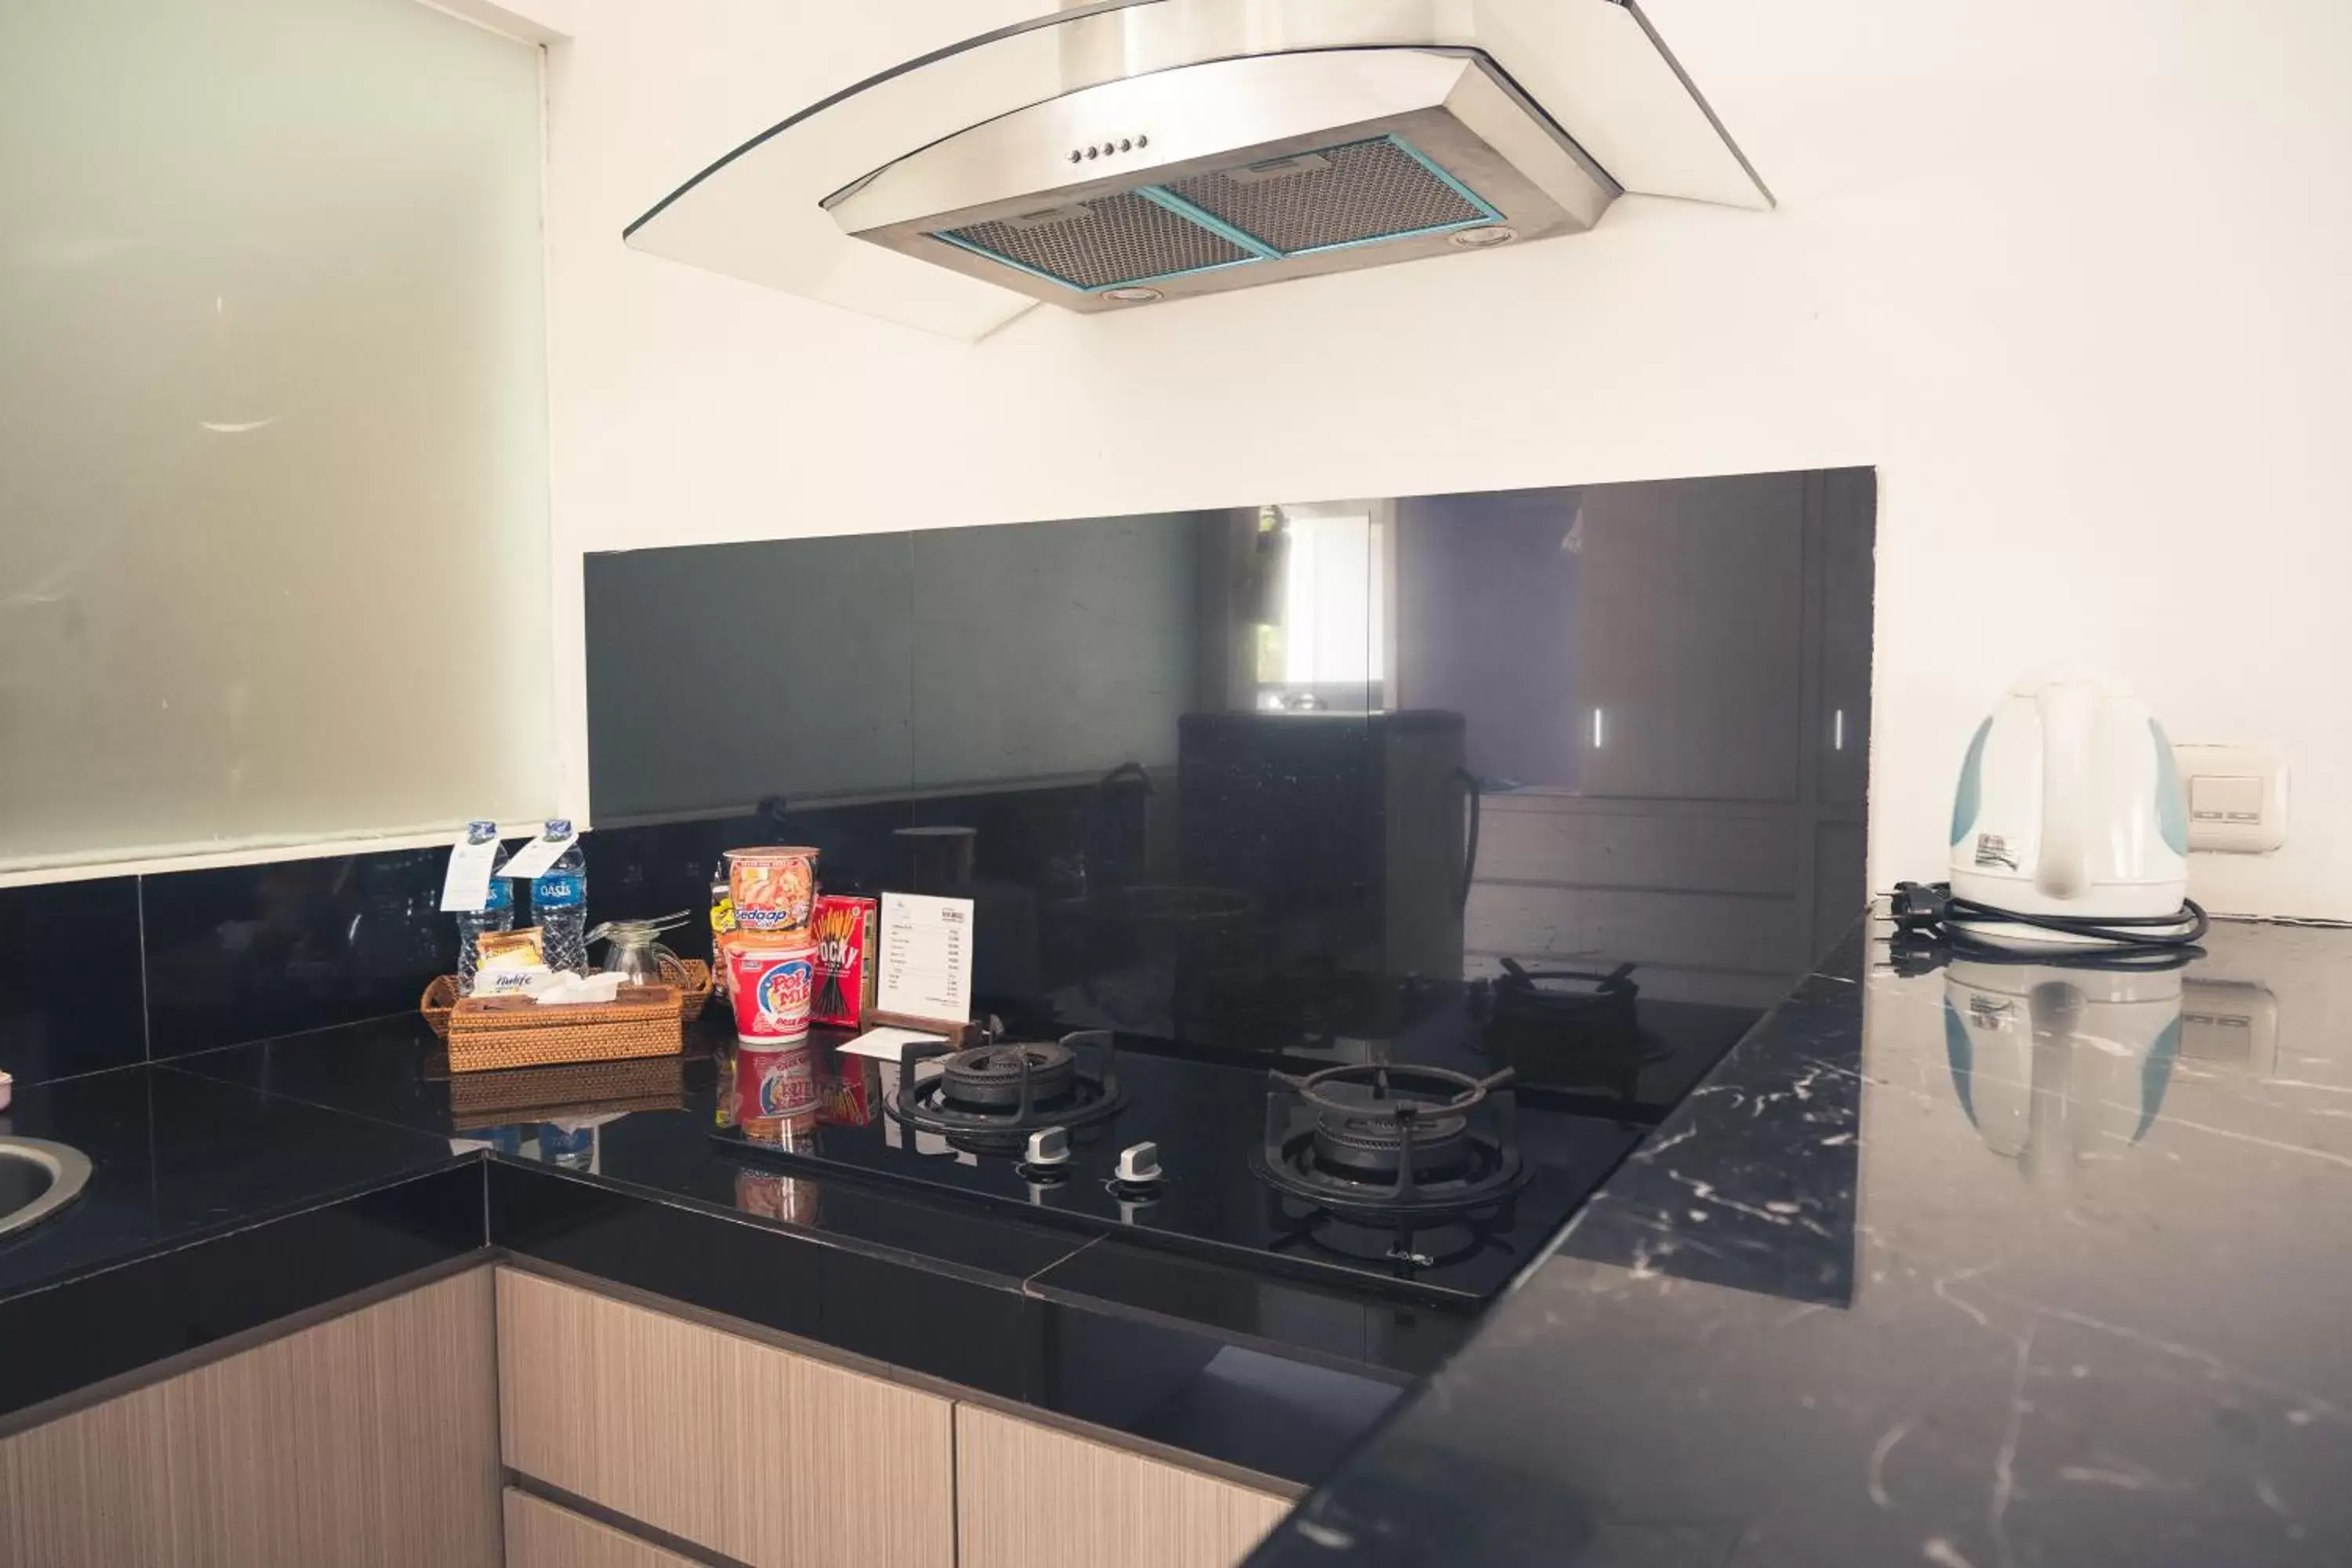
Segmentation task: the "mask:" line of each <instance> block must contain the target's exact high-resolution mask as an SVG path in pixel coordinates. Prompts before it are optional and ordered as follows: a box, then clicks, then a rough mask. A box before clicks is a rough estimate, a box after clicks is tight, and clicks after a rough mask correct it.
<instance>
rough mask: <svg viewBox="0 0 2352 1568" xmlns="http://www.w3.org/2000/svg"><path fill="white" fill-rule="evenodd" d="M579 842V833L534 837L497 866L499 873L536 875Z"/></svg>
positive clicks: (513, 875)
mask: <svg viewBox="0 0 2352 1568" xmlns="http://www.w3.org/2000/svg"><path fill="white" fill-rule="evenodd" d="M579 842H580V835H578V834H577V833H574V834H572V835H570V836H569V837H563V838H548V837H538V838H534V839H532V840H531V841H530V843H528V844H526V845H524V846H523V847H521V848H520V849H518V850H516V851H515V852H514V858H512V859H511V860H509V861H508V862H507V863H506V864H505V865H503V866H501V867H499V876H501V877H515V878H534V877H537V876H538V875H539V874H540V873H541V871H544V870H546V869H547V868H549V867H550V866H552V865H554V864H555V861H556V858H557V857H558V856H560V855H562V853H563V852H564V851H565V850H566V849H569V848H571V847H572V846H573V845H574V844H577V843H579Z"/></svg>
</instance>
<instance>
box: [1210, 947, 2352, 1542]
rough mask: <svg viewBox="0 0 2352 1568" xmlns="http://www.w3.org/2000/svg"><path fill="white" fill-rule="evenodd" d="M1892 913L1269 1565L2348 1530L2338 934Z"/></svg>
mask: <svg viewBox="0 0 2352 1568" xmlns="http://www.w3.org/2000/svg"><path fill="white" fill-rule="evenodd" d="M1884 935H1885V928H1883V927H1881V928H1875V929H1874V930H1873V931H1871V932H1870V933H1869V937H1870V939H1871V940H1870V942H1869V944H1868V945H1867V946H1866V947H1865V945H1864V942H1863V941H1861V940H1856V941H1854V942H1849V943H1848V944H1847V945H1846V946H1845V947H1843V949H1841V950H1840V951H1839V952H1838V953H1837V954H1835V955H1833V957H1832V960H1831V961H1830V962H1829V963H1825V964H1824V965H1823V966H1822V970H1821V972H1820V973H1816V974H1815V975H1813V976H1812V977H1811V978H1810V979H1808V980H1807V981H1806V982H1805V983H1804V984H1803V985H1802V986H1801V988H1800V990H1799V992H1798V993H1797V994H1796V995H1795V996H1793V997H1792V998H1791V999H1790V1001H1789V1002H1787V1003H1786V1004H1784V1005H1782V1006H1781V1007H1780V1009H1778V1010H1777V1011H1776V1012H1775V1013H1774V1014H1773V1015H1772V1016H1770V1017H1769V1018H1768V1019H1767V1021H1766V1023H1765V1024H1764V1026H1762V1027H1761V1028H1760V1029H1759V1031H1758V1032H1757V1033H1756V1034H1754V1035H1752V1036H1750V1037H1748V1039H1747V1040H1745V1041H1743V1042H1742V1043H1741V1045H1740V1046H1739V1047H1738V1048H1737V1049H1735V1050H1734V1051H1733V1053H1732V1054H1731V1055H1730V1056H1729V1057H1728V1058H1726V1060H1725V1062H1724V1064H1723V1066H1722V1068H1720V1069H1719V1070H1718V1071H1717V1073H1716V1074H1715V1076H1714V1077H1713V1078H1712V1079H1709V1080H1708V1082H1707V1083H1706V1084H1705V1085H1704V1086H1702V1088H1701V1089H1699V1091H1698V1092H1697V1094H1696V1095H1695V1096H1694V1097H1693V1099H1692V1100H1690V1101H1689V1102H1688V1103H1687V1104H1686V1105H1685V1108H1684V1109H1683V1110H1681V1111H1679V1112H1677V1113H1676V1114H1675V1116H1674V1117H1673V1118H1671V1119H1669V1120H1668V1121H1667V1122H1666V1123H1665V1124H1664V1126H1663V1127H1662V1128H1661V1129H1660V1130H1659V1131H1658V1132H1657V1133H1656V1134H1654V1136H1653V1138H1652V1141H1651V1142H1650V1143H1649V1144H1648V1145H1647V1146H1646V1148H1645V1149H1643V1151H1642V1152H1638V1153H1637V1154H1636V1155H1635V1156H1634V1158H1633V1161H1631V1162H1630V1163H1628V1164H1627V1166H1626V1167H1625V1168H1624V1169H1623V1170H1622V1171H1621V1172H1620V1173H1619V1174H1618V1175H1617V1176H1616V1177H1615V1178H1613V1179H1612V1182H1611V1184H1609V1186H1608V1187H1607V1188H1605V1189H1604V1190H1603V1192H1602V1194H1601V1195H1600V1196H1599V1197H1598V1198H1596V1200H1595V1201H1594V1203H1593V1205H1591V1208H1590V1209H1588V1210H1587V1212H1586V1213H1585V1214H1584V1215H1582V1216H1581V1217H1580V1219H1579V1220H1578V1221H1577V1222H1576V1224H1575V1225H1574V1226H1571V1227H1570V1231H1569V1233H1568V1234H1567V1236H1566V1237H1565V1238H1564V1240H1563V1242H1562V1244H1561V1245H1560V1246H1559V1248H1558V1249H1557V1251H1556V1252H1555V1254H1554V1256H1553V1257H1551V1258H1549V1259H1548V1260H1547V1261H1545V1262H1544V1263H1543V1264H1541V1265H1540V1266H1539V1267H1538V1268H1537V1269H1536V1270H1535V1271H1534V1272H1533V1273H1531V1274H1530V1275H1529V1276H1528V1279H1526V1280H1525V1281H1524V1282H1523V1283H1522V1284H1521V1286H1520V1287H1519V1289H1517V1290H1516V1291H1515V1292H1514V1293H1513V1294H1512V1295H1510V1296H1509V1297H1507V1299H1506V1300H1504V1302H1503V1303H1502V1304H1501V1305H1500V1306H1499V1307H1498V1308H1497V1309H1496V1311H1495V1312H1494V1313H1493V1314H1491V1315H1490V1316H1489V1317H1488V1319H1487V1320H1486V1321H1485V1323H1484V1324H1483V1325H1482V1326H1481V1329H1480V1331H1479V1332H1478V1334H1477V1335H1476V1337H1475V1340H1474V1341H1473V1342H1472V1343H1471V1344H1470V1345H1469V1347H1468V1348H1467V1349H1465V1351H1464V1352H1463V1353H1462V1354H1460V1355H1459V1356H1457V1357H1456V1358H1455V1359H1454V1361H1453V1362H1452V1363H1449V1364H1448V1365H1447V1366H1446V1367H1445V1368H1444V1370H1443V1371H1441V1372H1440V1373H1438V1374H1437V1375H1436V1376H1434V1377H1433V1378H1432V1379H1431V1380H1430V1381H1429V1382H1428V1383H1427V1384H1425V1385H1424V1386H1423V1388H1422V1389H1421V1390H1420V1391H1419V1392H1418V1393H1417V1394H1416V1395H1415V1396H1414V1398H1413V1400H1412V1403H1411V1404H1410V1405H1408V1407H1407V1408H1406V1409H1405V1410H1404V1411H1403V1412H1402V1413H1401V1414H1400V1415H1399V1416H1398V1417H1397V1418H1396V1419H1395V1420H1394V1421H1392V1422H1391V1424H1390V1425H1389V1426H1388V1427H1386V1428H1385V1429H1384V1430H1383V1431H1382V1432H1381V1434H1380V1435H1378V1436H1376V1437H1375V1438H1374V1439H1373V1441H1371V1442H1370V1444H1368V1445H1367V1446H1365V1447H1363V1448H1362V1449H1360V1451H1359V1452H1358V1453H1357V1454H1356V1455H1355V1456H1354V1457H1353V1458H1351V1460H1350V1461H1349V1464H1348V1465H1347V1466H1346V1467H1345V1468H1344V1469H1343V1470H1342V1471H1341V1473H1340V1474H1339V1476H1338V1477H1337V1478H1336V1479H1333V1480H1332V1481H1331V1482H1329V1483H1328V1484H1327V1486H1326V1487H1325V1488H1324V1489H1323V1490H1322V1491H1320V1492H1318V1494H1317V1495H1316V1496H1315V1498H1314V1499H1313V1500H1311V1502H1310V1503H1309V1504H1308V1505H1307V1507H1306V1508H1305V1509H1303V1510H1301V1512H1300V1514H1299V1515H1298V1516H1297V1518H1296V1519H1295V1520H1294V1521H1292V1522H1290V1523H1288V1524H1286V1525H1285V1526H1284V1527H1283V1528H1282V1529H1281V1530H1280V1531H1277V1532H1276V1535H1275V1537H1273V1538H1272V1539H1271V1540H1270V1541H1269V1542H1268V1543H1267V1544H1266V1545H1265V1547H1264V1548H1263V1549H1262V1551H1261V1552H1260V1553H1259V1555H1258V1556H1257V1557H1256V1558H1255V1559H1254V1561H1255V1563H1260V1564H1262V1565H1271V1564H1282V1565H1289V1564H1306V1563H1318V1564H1321V1563H1440V1562H1444V1563H1463V1562H1476V1563H1495V1564H1509V1563H1528V1564H1535V1563H1543V1564H1547V1565H1549V1564H1560V1563H1590V1564H1601V1563H1609V1564H1617V1563H1641V1564H1644V1565H1648V1564H1684V1563H1689V1564H1694V1565H1696V1564H1700V1563H1705V1564H1709V1565H1720V1564H1728V1565H1731V1568H1780V1565H1784V1564H1786V1565H1797V1564H1804V1565H1807V1568H1811V1565H1814V1564H1820V1563H1933V1564H1939V1565H1941V1568H1995V1565H1998V1564H2019V1563H2063V1564H2068V1565H2077V1564H2097V1563H2131V1564H2135V1565H2158V1564H2183V1565H2191V1564H2193V1565H2197V1568H2208V1565H2213V1564H2225V1563H2226V1564H2231V1565H2232V1568H2245V1565H2252V1564H2263V1563H2344V1562H2346V1561H2347V1560H2352V1494H2347V1491H2346V1489H2345V1487H2344V1485H2343V1482H2344V1479H2345V1478H2346V1477H2347V1475H2352V1355H2347V1338H2346V1329H2345V1325H2346V1324H2347V1322H2352V1240H2347V1229H2346V1226H2345V1225H2344V1223H2343V1220H2342V1217H2341V1216H2342V1215H2343V1213H2344V1211H2345V1209H2346V1206H2347V1201H2352V1041H2347V1037H2346V1033H2345V1027H2344V1026H2345V1023H2346V1021H2347V1017H2352V931H2340V930H2315V929H2300V928H2290V927H2282V926H2269V925H2256V924H2247V923H2221V924H2217V926H2216V927H2215V929H2214V931H2213V932H2212V934H2211V936H2210V938H2209V939H2208V941H2207V942H2206V956H2204V957H2203V958H2201V959H2200V960H2198V961H2197V962H2195V963H2192V964H2190V965H2189V966H2188V967H2187V968H2185V969H2182V970H2179V971H2175V972H2169V973H2166V972H2158V973H2113V972H2105V971H2101V970H2098V969H2095V968H2094V969H2063V968H2057V967H2053V966H2048V965H2032V966H2022V967H2020V966H2005V965H1999V964H1979V963H1953V964H1951V965H1949V966H1948V967H1945V968H1940V969H1935V970H1931V971H1927V972H1925V973H1897V972H1896V971H1895V969H1893V968H1891V967H1889V966H1888V964H1887V963H1886V962H1885V958H1886V954H1887V948H1886V946H1885V942H1884V941H1883V940H1880V939H1883V937H1884ZM1874 961H1875V962H1874Z"/></svg>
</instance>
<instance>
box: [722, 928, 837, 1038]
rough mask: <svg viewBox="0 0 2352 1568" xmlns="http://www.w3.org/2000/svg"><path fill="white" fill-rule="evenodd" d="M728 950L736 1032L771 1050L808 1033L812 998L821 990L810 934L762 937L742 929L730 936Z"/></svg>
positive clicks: (740, 1036) (728, 978)
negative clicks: (818, 987)
mask: <svg viewBox="0 0 2352 1568" xmlns="http://www.w3.org/2000/svg"><path fill="white" fill-rule="evenodd" d="M724 951H725V952H726V955H727V983H728V987H729V997H730V1000H731V1001H732V1002H733V1003H734V1005H735V1037H736V1038H737V1039H738V1040H740V1041H741V1042H742V1043H743V1044H744V1045H746V1046H750V1047H755V1048H756V1047H768V1048H770V1049H773V1048H774V1047H778V1046H787V1045H792V1044H793V1043H795V1042H797V1041H800V1040H803V1039H805V1038H807V1037H808V1029H809V1002H810V1000H811V999H812V998H814V996H815V994H816V943H815V942H814V941H811V940H810V939H809V938H807V937H788V938H784V939H782V940H776V939H769V940H767V941H761V939H760V938H758V937H755V936H753V935H752V934H751V933H750V932H749V931H736V932H734V933H733V934H732V935H730V937H728V939H727V942H726V946H725V950H724Z"/></svg>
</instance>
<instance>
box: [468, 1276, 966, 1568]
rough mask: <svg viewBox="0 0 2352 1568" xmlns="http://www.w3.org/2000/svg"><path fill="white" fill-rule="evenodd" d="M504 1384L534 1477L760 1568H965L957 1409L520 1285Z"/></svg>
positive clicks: (519, 1464)
mask: <svg viewBox="0 0 2352 1568" xmlns="http://www.w3.org/2000/svg"><path fill="white" fill-rule="evenodd" d="M499 1384H500V1385H499V1416H500V1432H501V1436H502V1441H503V1448H504V1453H505V1457H506V1462H507V1463H508V1464H509V1465H511V1466H513V1467H514V1468H516V1469H517V1470H519V1471H520V1472H522V1473H523V1474H524V1475H526V1476H531V1477H534V1478H536V1479H540V1480H542V1481H545V1482H547V1483H548V1484H549V1485H550V1486H552V1487H556V1488H560V1489H562V1490H564V1491H567V1492H571V1493H572V1494H574V1495H575V1496H578V1497H581V1498H584V1499H586V1500H589V1501H590V1502H593V1503H595V1504H597V1505H599V1506H600V1507H604V1508H608V1509H611V1510H614V1512H615V1513H619V1514H625V1515H626V1516H627V1517H629V1518H631V1519H635V1520H642V1521H644V1522H646V1524H649V1525H652V1526H653V1527H654V1528H656V1530H659V1531H663V1532H665V1533H666V1534H669V1535H673V1536H676V1537H677V1538H678V1539H679V1540H681V1541H690V1542H695V1543H696V1544H698V1545H699V1546H702V1547H706V1548H708V1549H709V1550H710V1551H712V1552H718V1553H720V1554H722V1555H725V1556H728V1557H732V1558H737V1559H740V1560H741V1561H743V1562H745V1563H751V1564H753V1565H754V1568H821V1565H825V1564H832V1563H859V1564H872V1565H873V1568H950V1564H952V1563H953V1562H954V1557H955V1524H954V1516H953V1509H954V1496H955V1493H954V1486H953V1470H954V1431H953V1417H952V1415H951V1407H950V1405H949V1403H948V1401H946V1400H944V1399H940V1398H939V1397H937V1396H935V1395H932V1394H923V1393H919V1392H918V1391H916V1390H914V1389H910V1388H902V1387H900V1386H899V1385H898V1384H893V1383H886V1382H884V1381H882V1380H880V1379H878V1378H872V1377H866V1376H864V1375H862V1374H860V1373H854V1372H846V1371H844V1370H843V1369H841V1368H839V1367H835V1366H829V1365H827V1364H826V1363H823V1362H819V1361H813V1360H811V1359H809V1358H808V1357H806V1356H800V1355H794V1354H793V1353H792V1352H788V1351H781V1350H778V1349H776V1348H774V1347H773V1346H772V1345H764V1344H761V1343H759V1342H755V1341H751V1340H747V1339H742V1338H740V1337H738V1336H736V1335H733V1334H730V1333H724V1332H722V1331H719V1330H717V1329H710V1328H706V1327H704V1326H703V1325H701V1324H699V1323H694V1322H688V1321H685V1320H683V1319H679V1318H673V1317H669V1316H667V1315H666V1314H664V1313H661V1312H656V1311H652V1310H647V1309H646V1308H643V1307H637V1306H633V1305H631V1304H629V1303H627V1302H623V1301H615V1300H611V1299H609V1298H607V1297H604V1296H598V1295H595V1294H593V1292H590V1291H586V1290H582V1289H576V1288H574V1287H572V1286H570V1285H561V1284H557V1283H556V1282H554V1281H553V1280H550V1279H541V1278H539V1277H538V1276H536V1275H530V1274H524V1273H521V1272H520V1271H518V1270H515V1269H511V1268H502V1269H500V1270H499ZM884 1477H887V1483H888V1484H887V1485H880V1484H877V1481H878V1480H879V1479H881V1478H884Z"/></svg>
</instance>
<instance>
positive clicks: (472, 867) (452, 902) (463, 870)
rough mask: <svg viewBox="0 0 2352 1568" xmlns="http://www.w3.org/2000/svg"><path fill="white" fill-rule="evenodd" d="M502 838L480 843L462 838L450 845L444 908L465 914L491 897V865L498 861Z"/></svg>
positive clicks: (479, 906) (482, 906)
mask: <svg viewBox="0 0 2352 1568" xmlns="http://www.w3.org/2000/svg"><path fill="white" fill-rule="evenodd" d="M498 860H499V841H498V840H497V839H495V838H493V839H491V840H490V841H489V842H488V843H487V844H476V843H473V842H471V841H470V840H469V839H465V838H460V839H459V840H457V843H456V844H454V845H452V846H451V847H450V849H449V874H448V875H447V876H446V877H444V878H442V879H441V909H442V910H443V912H444V913H446V914H465V913H469V912H471V911H473V910H480V909H483V908H486V907H487V906H488V903H489V901H490V868H492V867H493V866H495V865H497V864H498Z"/></svg>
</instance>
